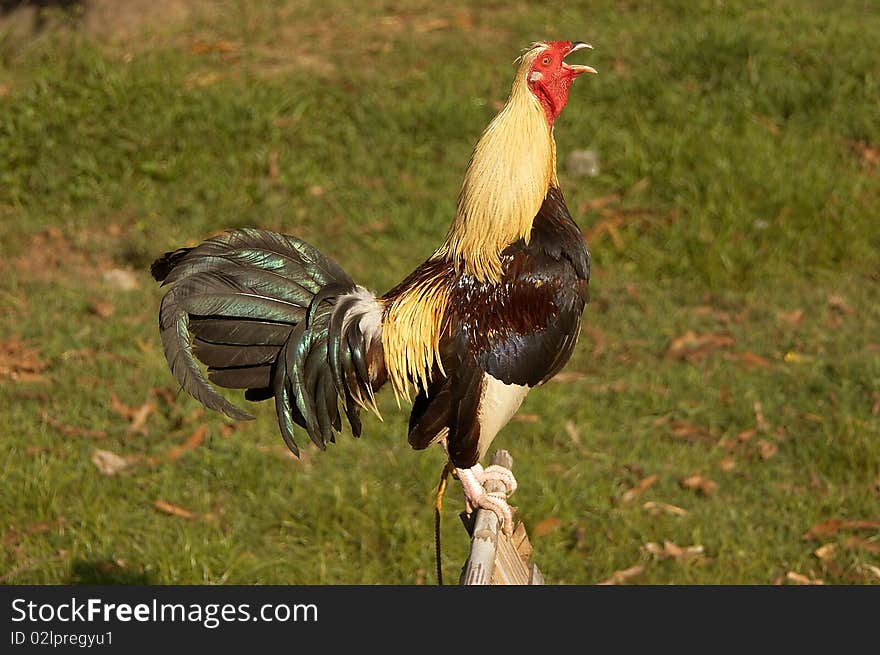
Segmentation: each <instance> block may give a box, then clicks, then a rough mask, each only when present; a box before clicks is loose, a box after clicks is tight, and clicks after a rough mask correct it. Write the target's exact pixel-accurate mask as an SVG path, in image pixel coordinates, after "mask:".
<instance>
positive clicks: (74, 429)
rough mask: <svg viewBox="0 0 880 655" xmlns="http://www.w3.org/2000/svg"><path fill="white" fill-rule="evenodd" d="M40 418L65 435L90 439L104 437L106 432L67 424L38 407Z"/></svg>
mask: <svg viewBox="0 0 880 655" xmlns="http://www.w3.org/2000/svg"><path fill="white" fill-rule="evenodd" d="M40 418H41V419H43V422H44V423H45V424H46V425H49V426H51V427H53V428H55V429H56V430H58V431H59V432H60V433H61V434H63V435H64V436H66V437H89V438H91V439H104V438H106V437H107V433H106V432H105V431H104V430H93V429H91V428H81V427H78V426H75V425H67V424H66V423H62V422H61V421H59V420H58V419H56V418H53V417H52V416H50V415H49V412H47V411H46V410H45V409H42V408H40Z"/></svg>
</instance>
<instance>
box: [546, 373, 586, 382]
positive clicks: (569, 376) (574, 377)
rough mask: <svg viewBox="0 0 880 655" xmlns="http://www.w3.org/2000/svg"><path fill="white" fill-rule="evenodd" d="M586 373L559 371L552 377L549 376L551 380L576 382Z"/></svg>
mask: <svg viewBox="0 0 880 655" xmlns="http://www.w3.org/2000/svg"><path fill="white" fill-rule="evenodd" d="M585 377H587V376H586V375H584V374H583V373H580V372H578V371H562V372H561V373H557V374H556V375H554V376H553V377H552V378H550V381H551V382H577V381H579V380H583V379H584V378H585Z"/></svg>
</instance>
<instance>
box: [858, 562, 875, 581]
mask: <svg viewBox="0 0 880 655" xmlns="http://www.w3.org/2000/svg"><path fill="white" fill-rule="evenodd" d="M856 566H857V567H858V569H859V570H860V571H862V572H863V573H870V574H871V575H873V576H874V577H875V578H877V579H878V580H880V566H875V565H874V564H868V563H867V562H859V563H858V564H857V565H856Z"/></svg>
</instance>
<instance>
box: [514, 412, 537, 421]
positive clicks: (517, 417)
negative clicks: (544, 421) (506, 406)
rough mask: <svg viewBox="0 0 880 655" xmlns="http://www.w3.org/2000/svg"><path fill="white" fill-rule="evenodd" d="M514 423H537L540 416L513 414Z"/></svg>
mask: <svg viewBox="0 0 880 655" xmlns="http://www.w3.org/2000/svg"><path fill="white" fill-rule="evenodd" d="M512 420H513V422H514V423H538V422H539V421H540V420H541V415H540V414H524V413H519V414H514V415H513V419H512Z"/></svg>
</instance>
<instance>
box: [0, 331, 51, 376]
mask: <svg viewBox="0 0 880 655" xmlns="http://www.w3.org/2000/svg"><path fill="white" fill-rule="evenodd" d="M45 368H46V362H45V361H44V360H43V356H42V354H41V353H40V350H39V349H38V348H32V347H30V346H29V345H28V344H26V343H25V342H24V341H22V340H21V339H18V338H12V339H7V340H6V341H0V379H2V378H7V379H10V380H12V381H14V382H42V381H43V375H42V373H43V370H44V369H45Z"/></svg>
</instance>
